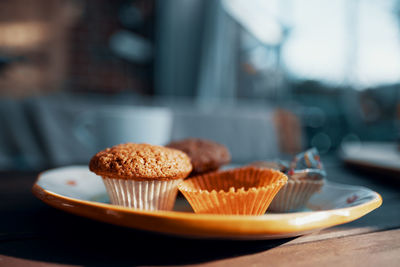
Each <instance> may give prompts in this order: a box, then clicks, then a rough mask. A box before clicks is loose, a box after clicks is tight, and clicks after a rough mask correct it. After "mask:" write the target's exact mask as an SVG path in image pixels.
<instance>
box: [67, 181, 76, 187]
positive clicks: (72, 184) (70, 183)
mask: <svg viewBox="0 0 400 267" xmlns="http://www.w3.org/2000/svg"><path fill="white" fill-rule="evenodd" d="M66 184H67V185H71V186H74V185H76V181H74V180H68V181H67V182H66Z"/></svg>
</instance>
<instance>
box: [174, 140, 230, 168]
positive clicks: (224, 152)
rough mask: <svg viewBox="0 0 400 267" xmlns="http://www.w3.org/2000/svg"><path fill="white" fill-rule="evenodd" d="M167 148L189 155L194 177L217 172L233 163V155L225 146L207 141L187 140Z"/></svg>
mask: <svg viewBox="0 0 400 267" xmlns="http://www.w3.org/2000/svg"><path fill="white" fill-rule="evenodd" d="M167 147H171V148H175V149H179V150H181V151H183V152H185V153H186V154H188V155H189V157H190V159H191V161H192V165H193V171H192V175H193V174H199V173H204V172H209V171H213V170H216V169H218V168H219V167H220V166H222V165H224V164H227V163H229V162H230V161H231V155H230V154H229V151H228V149H227V148H226V147H225V146H224V145H221V144H218V143H215V142H213V141H209V140H205V139H200V138H187V139H184V140H180V141H175V142H171V143H169V144H168V145H167Z"/></svg>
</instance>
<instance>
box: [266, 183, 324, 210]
mask: <svg viewBox="0 0 400 267" xmlns="http://www.w3.org/2000/svg"><path fill="white" fill-rule="evenodd" d="M323 184H324V181H323V180H318V181H307V180H303V181H299V180H289V181H288V182H287V184H286V185H285V186H284V187H282V189H281V190H280V191H279V193H278V194H277V195H276V196H275V198H274V200H273V201H272V203H271V205H270V207H269V210H270V211H275V212H288V211H293V210H297V209H300V208H303V207H305V205H306V204H307V202H308V201H309V199H310V198H311V196H312V195H313V194H314V193H316V192H318V191H319V190H320V189H321V187H322V186H323Z"/></svg>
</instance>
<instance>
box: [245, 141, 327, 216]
mask: <svg viewBox="0 0 400 267" xmlns="http://www.w3.org/2000/svg"><path fill="white" fill-rule="evenodd" d="M250 165H251V166H255V167H258V168H261V169H275V170H279V171H282V172H284V173H286V175H287V177H288V181H287V184H286V185H285V186H283V187H282V189H281V190H280V191H279V193H278V194H277V195H276V196H275V198H274V200H273V201H272V202H271V205H270V207H269V210H270V211H274V212H289V211H295V210H299V209H301V208H304V207H305V206H306V204H307V202H308V201H309V200H310V198H311V197H312V195H313V194H315V193H316V192H318V191H320V190H321V188H322V186H323V185H324V183H325V176H326V173H325V171H324V169H323V166H322V163H321V161H320V158H319V155H318V152H317V150H316V149H314V148H313V149H309V150H307V151H305V152H303V153H300V154H298V155H297V156H296V157H295V158H294V159H293V161H292V162H291V163H285V162H283V161H278V162H262V161H259V162H254V163H252V164H250Z"/></svg>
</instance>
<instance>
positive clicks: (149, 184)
mask: <svg viewBox="0 0 400 267" xmlns="http://www.w3.org/2000/svg"><path fill="white" fill-rule="evenodd" d="M182 180H183V179H176V180H168V181H156V180H150V181H135V180H126V179H113V178H107V177H103V182H104V185H105V186H106V189H107V193H108V196H109V197H110V201H111V203H112V204H114V205H119V206H124V207H129V208H135V209H141V210H172V209H173V207H174V204H175V200H176V195H177V193H178V188H177V185H178V184H179V183H180V182H182Z"/></svg>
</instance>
